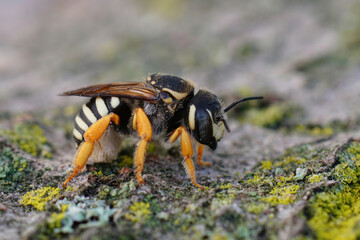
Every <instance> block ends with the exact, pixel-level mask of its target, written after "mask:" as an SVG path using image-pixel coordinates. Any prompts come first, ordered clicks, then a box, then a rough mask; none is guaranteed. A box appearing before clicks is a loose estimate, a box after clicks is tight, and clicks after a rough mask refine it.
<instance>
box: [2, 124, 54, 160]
mask: <svg viewBox="0 0 360 240" xmlns="http://www.w3.org/2000/svg"><path fill="white" fill-rule="evenodd" d="M0 135H3V136H4V137H5V138H7V139H9V140H10V141H11V142H13V143H14V144H16V145H18V146H19V147H20V148H21V149H22V150H24V151H25V152H27V153H30V154H31V155H33V156H40V157H46V158H51V157H52V153H51V146H50V144H49V142H48V140H47V138H46V137H45V135H44V130H43V129H42V128H41V127H39V125H36V124H30V123H24V124H16V125H15V126H14V127H13V129H7V130H0Z"/></svg>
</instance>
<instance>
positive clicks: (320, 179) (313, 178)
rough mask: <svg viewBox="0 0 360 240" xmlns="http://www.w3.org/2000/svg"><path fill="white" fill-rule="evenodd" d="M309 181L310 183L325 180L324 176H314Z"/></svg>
mask: <svg viewBox="0 0 360 240" xmlns="http://www.w3.org/2000/svg"><path fill="white" fill-rule="evenodd" d="M308 180H309V182H310V183H317V182H321V181H322V180H323V176H321V175H317V174H314V175H312V176H310V177H309V179H308Z"/></svg>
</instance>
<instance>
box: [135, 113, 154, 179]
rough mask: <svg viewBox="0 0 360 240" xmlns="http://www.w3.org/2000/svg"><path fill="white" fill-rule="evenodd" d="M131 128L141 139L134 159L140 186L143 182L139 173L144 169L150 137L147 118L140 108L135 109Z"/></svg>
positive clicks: (149, 125) (150, 128)
mask: <svg viewBox="0 0 360 240" xmlns="http://www.w3.org/2000/svg"><path fill="white" fill-rule="evenodd" d="M133 128H134V130H137V132H138V134H139V136H140V138H141V140H140V142H139V143H138V146H137V149H136V151H135V156H134V158H135V166H136V178H137V180H138V182H139V183H140V184H143V183H144V180H143V179H142V177H141V173H142V170H143V168H144V162H145V153H146V147H147V144H148V142H149V141H150V139H151V137H152V127H151V124H150V121H149V118H148V117H147V116H146V114H145V112H144V110H143V109H141V108H137V109H135V114H134V119H133Z"/></svg>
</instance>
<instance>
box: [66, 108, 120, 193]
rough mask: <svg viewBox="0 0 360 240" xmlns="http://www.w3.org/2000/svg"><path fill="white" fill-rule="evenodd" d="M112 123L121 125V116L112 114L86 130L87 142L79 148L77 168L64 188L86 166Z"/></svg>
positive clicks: (76, 157)
mask: <svg viewBox="0 0 360 240" xmlns="http://www.w3.org/2000/svg"><path fill="white" fill-rule="evenodd" d="M110 122H114V123H115V124H117V125H118V124H119V123H120V118H119V116H118V115H116V114H115V113H110V114H109V115H106V116H105V117H103V118H101V119H99V120H98V121H97V122H96V123H94V124H93V125H91V126H90V127H89V128H88V129H87V130H86V132H85V133H84V139H85V142H83V143H81V144H80V146H79V148H78V151H77V153H76V156H75V164H74V165H75V167H74V169H73V172H72V174H71V175H70V176H69V177H68V178H67V179H66V180H65V181H64V183H63V184H62V186H63V188H65V187H66V185H67V184H68V182H69V181H70V180H71V179H72V178H73V177H75V176H76V174H78V172H79V171H80V170H81V169H82V168H83V167H84V166H85V164H86V162H87V160H88V159H89V157H90V156H91V153H92V151H93V148H94V143H95V142H96V141H97V140H99V139H100V138H101V136H102V135H103V134H104V132H105V131H106V129H107V127H108V126H109V124H110Z"/></svg>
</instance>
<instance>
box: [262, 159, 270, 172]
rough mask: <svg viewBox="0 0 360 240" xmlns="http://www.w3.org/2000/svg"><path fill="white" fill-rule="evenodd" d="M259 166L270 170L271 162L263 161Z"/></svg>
mask: <svg viewBox="0 0 360 240" xmlns="http://www.w3.org/2000/svg"><path fill="white" fill-rule="evenodd" d="M261 167H262V168H263V169H264V170H271V167H272V162H271V161H270V160H266V161H263V162H261Z"/></svg>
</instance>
